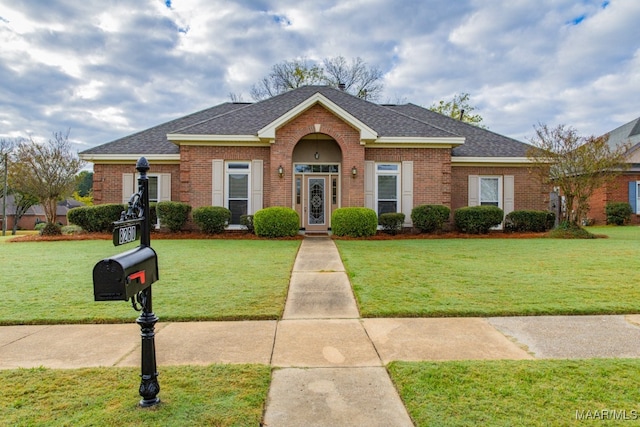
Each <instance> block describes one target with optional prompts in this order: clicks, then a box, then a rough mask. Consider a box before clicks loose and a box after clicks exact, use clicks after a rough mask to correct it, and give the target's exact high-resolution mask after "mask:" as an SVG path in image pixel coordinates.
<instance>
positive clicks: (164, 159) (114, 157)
mask: <svg viewBox="0 0 640 427" xmlns="http://www.w3.org/2000/svg"><path fill="white" fill-rule="evenodd" d="M78 157H80V159H81V160H85V161H87V162H92V163H123V162H130V161H134V162H135V161H138V159H139V158H140V157H144V158H145V159H147V160H148V161H149V162H155V163H180V154H144V153H141V154H79V155H78Z"/></svg>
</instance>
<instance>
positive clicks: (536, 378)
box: [388, 359, 640, 426]
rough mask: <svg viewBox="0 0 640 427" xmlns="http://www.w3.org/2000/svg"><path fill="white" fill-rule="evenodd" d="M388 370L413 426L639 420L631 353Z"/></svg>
mask: <svg viewBox="0 0 640 427" xmlns="http://www.w3.org/2000/svg"><path fill="white" fill-rule="evenodd" d="M388 370H389V372H390V374H391V378H392V380H393V382H394V383H395V385H396V387H397V389H398V392H399V394H400V396H401V397H402V400H403V401H404V403H405V405H406V407H407V410H408V411H409V414H410V415H411V417H412V418H413V420H414V422H415V424H416V426H481V425H486V426H488V425H490V426H549V425H553V426H569V425H582V424H584V423H585V422H586V423H590V424H593V423H594V422H595V423H599V424H603V423H605V424H607V425H610V424H614V425H621V424H625V423H629V422H631V423H634V422H637V421H638V420H639V419H640V408H639V407H638V401H639V400H640V389H639V388H638V386H637V378H638V375H639V374H640V360H637V359H632V360H630V359H590V360H527V361H509V360H502V361H482V362H479V361H462V362H437V363H436V362H393V363H391V364H390V365H389V366H388ZM634 420H635V421H634Z"/></svg>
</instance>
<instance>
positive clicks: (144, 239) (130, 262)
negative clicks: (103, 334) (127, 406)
mask: <svg viewBox="0 0 640 427" xmlns="http://www.w3.org/2000/svg"><path fill="white" fill-rule="evenodd" d="M136 170H137V171H138V172H139V173H140V177H139V178H138V192H137V193H135V194H133V195H132V196H131V199H130V200H129V208H128V209H127V210H126V211H123V212H122V215H121V217H120V221H116V222H115V223H114V226H115V228H114V231H113V244H114V245H116V246H119V245H121V244H125V243H130V242H133V241H135V240H138V238H139V239H140V246H138V247H137V248H135V249H132V250H129V251H126V252H123V253H121V254H118V255H115V256H113V257H111V258H105V259H103V260H102V261H99V262H98V263H97V264H96V265H95V267H94V268H93V296H94V299H95V300H96V301H120V300H124V301H127V300H131V305H132V306H133V308H134V309H136V310H137V311H141V313H140V316H138V319H136V323H137V324H138V325H140V335H141V337H142V360H141V365H142V366H141V374H140V378H141V381H140V390H139V391H140V396H142V400H140V406H143V407H149V406H154V405H156V404H158V403H160V399H159V398H158V393H159V392H160V384H159V383H158V372H157V370H156V349H155V324H156V322H157V321H158V318H157V317H156V315H155V314H154V313H153V306H152V300H151V284H152V283H154V282H155V281H157V280H158V278H159V274H158V257H157V256H156V252H155V251H154V250H153V249H152V248H151V221H150V218H151V215H150V212H149V179H148V177H147V171H149V162H147V159H145V158H144V157H141V158H140V159H139V160H138V162H137V163H136ZM138 232H139V234H140V235H139V236H138Z"/></svg>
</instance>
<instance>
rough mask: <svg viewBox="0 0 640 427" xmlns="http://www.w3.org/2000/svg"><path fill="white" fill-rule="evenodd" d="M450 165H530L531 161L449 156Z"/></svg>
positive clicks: (509, 158) (525, 159)
mask: <svg viewBox="0 0 640 427" xmlns="http://www.w3.org/2000/svg"><path fill="white" fill-rule="evenodd" d="M451 163H454V164H456V163H457V164H474V163H476V164H477V163H482V164H485V163H493V164H531V163H532V161H531V159H529V158H528V157H457V156H451Z"/></svg>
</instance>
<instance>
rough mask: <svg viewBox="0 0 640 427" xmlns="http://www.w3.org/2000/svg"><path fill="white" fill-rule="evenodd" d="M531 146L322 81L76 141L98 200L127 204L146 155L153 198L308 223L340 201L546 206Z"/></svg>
mask: <svg viewBox="0 0 640 427" xmlns="http://www.w3.org/2000/svg"><path fill="white" fill-rule="evenodd" d="M528 147H529V146H528V145H526V144H524V143H522V142H519V141H516V140H513V139H511V138H507V137H505V136H501V135H498V134H496V133H493V132H490V131H488V130H485V129H481V128H478V127H475V126H472V125H468V124H466V123H464V122H461V121H458V120H454V119H452V118H450V117H446V116H443V115H441V114H438V113H435V112H432V111H430V110H427V109H425V108H422V107H419V106H417V105H413V104H405V105H379V104H375V103H371V102H368V101H365V100H363V99H360V98H357V97H355V96H352V95H350V94H348V93H346V92H344V91H341V90H339V89H334V88H330V87H325V86H304V87H301V88H298V89H294V90H291V91H289V92H286V93H283V94H281V95H277V96H274V97H272V98H269V99H266V100H264V101H260V102H257V103H224V104H221V105H218V106H215V107H212V108H209V109H207V110H203V111H200V112H197V113H194V114H191V115H188V116H185V117H181V118H178V119H176V120H173V121H170V122H167V123H164V124H161V125H158V126H155V127H153V128H150V129H147V130H145V131H142V132H139V133H136V134H133V135H130V136H127V137H124V138H121V139H118V140H115V141H112V142H109V143H107V144H104V145H100V146H98V147H95V148H91V149H89V150H86V151H83V152H82V153H80V157H81V158H82V159H83V160H87V161H90V162H92V163H93V164H94V184H93V192H94V201H95V203H121V202H126V201H127V200H128V199H129V196H130V195H131V194H132V193H133V192H134V191H135V186H136V179H135V175H134V172H135V169H134V165H135V162H136V160H137V159H138V158H139V157H140V156H145V157H146V158H147V159H148V160H149V162H150V165H151V170H150V172H149V176H150V193H151V194H150V199H151V200H152V201H163V200H173V201H180V202H185V203H188V204H190V205H191V206H192V207H194V208H196V207H200V206H211V205H213V206H224V207H227V208H229V209H230V210H231V212H232V219H231V221H230V225H229V227H230V228H234V227H239V224H240V216H241V215H244V214H253V213H255V212H256V211H258V210H260V209H262V208H265V207H269V206H286V207H291V208H293V209H295V210H296V211H297V212H298V213H299V215H300V228H301V229H303V230H305V231H307V232H326V231H328V230H330V229H331V214H332V212H333V211H334V210H335V209H337V208H340V207H353V206H360V207H362V206H364V207H368V208H371V209H374V210H375V211H376V212H377V213H378V214H382V213H385V212H403V213H404V214H405V215H406V220H405V226H410V225H411V217H410V215H411V210H412V208H413V207H415V206H418V205H422V204H440V205H446V206H448V207H450V208H451V209H452V210H454V209H457V208H460V207H464V206H474V205H495V206H499V207H500V208H502V209H503V210H504V211H505V213H508V212H510V211H512V210H514V209H518V210H520V209H545V208H546V202H545V200H546V197H547V193H546V191H545V190H544V189H543V188H542V187H541V186H540V184H539V183H536V181H535V180H533V179H532V178H531V175H530V173H529V169H528V166H529V162H528V160H527V158H526V150H527V148H528Z"/></svg>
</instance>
